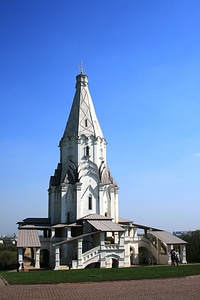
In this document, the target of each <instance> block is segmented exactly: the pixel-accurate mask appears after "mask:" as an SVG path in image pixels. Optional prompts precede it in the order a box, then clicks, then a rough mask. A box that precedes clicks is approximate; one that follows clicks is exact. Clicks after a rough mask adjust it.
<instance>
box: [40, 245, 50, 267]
mask: <svg viewBox="0 0 200 300" xmlns="http://www.w3.org/2000/svg"><path fill="white" fill-rule="evenodd" d="M40 267H41V268H48V267H49V251H48V250H47V249H43V250H41V252H40Z"/></svg>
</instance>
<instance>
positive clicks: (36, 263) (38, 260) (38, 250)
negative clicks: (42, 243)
mask: <svg viewBox="0 0 200 300" xmlns="http://www.w3.org/2000/svg"><path fill="white" fill-rule="evenodd" d="M35 268H40V248H37V249H36V252H35Z"/></svg>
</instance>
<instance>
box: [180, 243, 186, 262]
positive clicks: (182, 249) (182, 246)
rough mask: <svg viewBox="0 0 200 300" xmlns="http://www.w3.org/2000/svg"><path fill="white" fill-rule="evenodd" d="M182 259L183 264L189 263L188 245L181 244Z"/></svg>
mask: <svg viewBox="0 0 200 300" xmlns="http://www.w3.org/2000/svg"><path fill="white" fill-rule="evenodd" d="M181 260H182V264H187V260H186V245H185V244H184V245H181Z"/></svg>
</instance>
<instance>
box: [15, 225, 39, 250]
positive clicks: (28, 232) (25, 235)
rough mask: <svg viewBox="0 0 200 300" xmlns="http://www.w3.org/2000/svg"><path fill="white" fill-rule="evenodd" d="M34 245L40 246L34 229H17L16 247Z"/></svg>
mask: <svg viewBox="0 0 200 300" xmlns="http://www.w3.org/2000/svg"><path fill="white" fill-rule="evenodd" d="M26 247H35V248H40V247H41V244H40V239H39V236H38V232H37V230H36V229H19V230H18V239H17V248H26Z"/></svg>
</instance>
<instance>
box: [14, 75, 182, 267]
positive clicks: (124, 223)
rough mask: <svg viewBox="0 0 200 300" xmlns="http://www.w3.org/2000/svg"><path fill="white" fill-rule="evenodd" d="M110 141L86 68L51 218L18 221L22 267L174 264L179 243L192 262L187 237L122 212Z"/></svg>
mask: <svg viewBox="0 0 200 300" xmlns="http://www.w3.org/2000/svg"><path fill="white" fill-rule="evenodd" d="M106 146H107V142H106V140H105V138H104V135H103V133H102V130H101V127H100V124H99V121H98V119H97V115H96V112H95V109H94V105H93V101H92V98H91V96H90V92H89V88H88V76H87V75H85V74H84V73H83V71H81V73H80V74H79V75H78V76H77V77H76V91H75V96H74V100H73V103H72V107H71V111H70V114H69V118H68V121H67V124H66V127H65V130H64V134H63V136H62V138H61V140H60V143H59V147H60V161H59V163H58V165H57V168H56V169H55V172H54V175H53V176H51V177H50V183H49V189H48V196H49V198H48V199H49V202H48V218H26V219H24V220H22V221H19V222H18V241H17V247H18V262H19V263H20V268H21V267H22V266H25V268H36V269H39V268H51V269H54V270H62V269H69V268H73V269H83V268H86V267H98V268H112V267H119V268H121V267H130V266H133V265H138V264H141V263H142V264H145V263H148V262H151V263H153V264H171V256H170V254H169V253H170V250H171V249H172V248H174V247H177V248H178V249H179V252H180V260H181V262H182V263H186V242H185V241H183V240H182V239H180V238H178V237H176V236H174V235H172V234H170V233H169V232H166V231H163V230H160V229H156V228H152V227H147V226H143V225H140V224H135V223H134V222H133V221H130V220H126V219H123V218H120V217H119V209H118V190H119V187H118V185H117V182H116V181H115V179H114V178H113V176H112V175H111V172H110V170H109V168H108V166H107V161H106ZM27 253H28V254H27ZM27 256H28V257H29V260H28V262H27ZM25 261H26V263H25Z"/></svg>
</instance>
